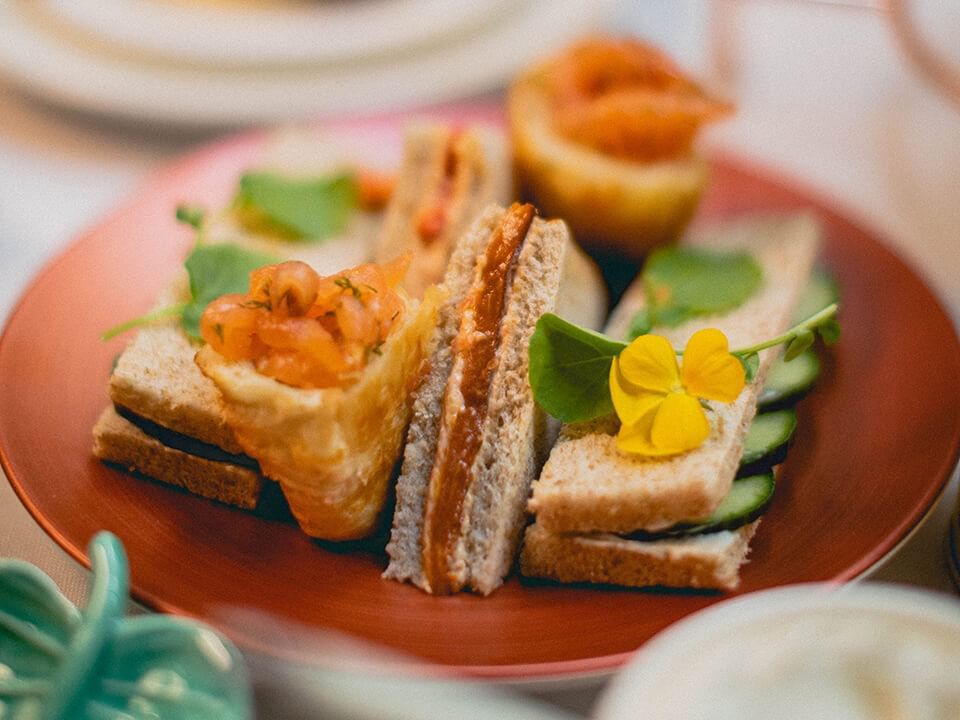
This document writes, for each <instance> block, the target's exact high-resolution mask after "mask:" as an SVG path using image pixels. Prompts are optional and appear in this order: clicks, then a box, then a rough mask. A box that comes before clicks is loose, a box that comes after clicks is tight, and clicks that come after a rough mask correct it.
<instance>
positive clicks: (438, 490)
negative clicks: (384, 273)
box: [421, 203, 535, 594]
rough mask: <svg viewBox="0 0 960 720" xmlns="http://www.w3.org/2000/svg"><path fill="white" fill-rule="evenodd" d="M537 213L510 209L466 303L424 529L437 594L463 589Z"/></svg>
mask: <svg viewBox="0 0 960 720" xmlns="http://www.w3.org/2000/svg"><path fill="white" fill-rule="evenodd" d="M534 212H535V211H534V208H533V206H532V205H529V204H527V205H521V204H519V203H514V204H513V205H512V206H511V207H510V208H509V209H508V210H507V211H506V213H504V215H503V218H502V219H501V221H500V224H499V226H497V228H496V229H495V230H494V232H493V234H492V235H491V237H490V241H489V242H488V243H487V248H486V251H485V253H484V255H483V256H482V257H481V258H480V260H479V262H478V267H477V276H476V278H475V281H474V285H473V287H472V288H471V291H470V293H469V294H468V295H467V297H466V298H465V299H464V302H463V305H462V306H461V321H460V327H459V330H458V332H457V336H456V338H454V341H453V367H452V370H451V372H450V376H449V378H448V380H447V385H446V388H445V390H444V397H443V405H442V413H443V417H442V421H441V426H440V434H439V438H438V441H437V452H436V457H435V459H434V463H433V468H432V470H431V474H430V481H429V485H428V489H427V503H426V512H425V515H424V522H423V532H422V535H421V552H422V565H423V573H424V577H425V579H426V582H427V584H428V585H429V587H430V589H431V591H432V592H433V593H434V594H446V593H450V592H452V591H454V590H455V589H457V588H456V587H455V586H454V584H455V578H454V577H453V575H454V573H453V572H452V569H451V561H450V558H451V557H452V555H453V553H454V550H455V546H456V543H457V539H458V538H459V536H460V530H461V526H462V522H463V520H462V518H463V510H464V501H465V499H466V496H467V492H468V490H469V488H470V483H471V478H472V472H471V470H472V467H473V464H474V461H475V460H476V457H477V453H478V452H479V451H480V447H481V445H482V444H483V428H484V424H485V420H486V416H487V406H488V398H489V390H490V385H491V382H492V379H493V373H494V369H495V367H496V352H497V347H498V345H499V338H500V329H501V324H502V319H503V315H504V312H505V309H506V306H507V297H508V293H509V288H510V284H511V280H512V277H513V270H514V268H515V266H516V263H517V259H518V257H519V255H520V250H521V248H522V247H523V242H524V240H525V238H526V236H527V232H528V230H529V228H530V223H531V222H532V220H533V217H534Z"/></svg>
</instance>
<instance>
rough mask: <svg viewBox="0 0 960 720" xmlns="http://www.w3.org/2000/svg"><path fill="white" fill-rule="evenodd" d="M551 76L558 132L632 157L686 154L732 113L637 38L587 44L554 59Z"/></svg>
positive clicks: (652, 158)
mask: <svg viewBox="0 0 960 720" xmlns="http://www.w3.org/2000/svg"><path fill="white" fill-rule="evenodd" d="M546 77H547V82H548V85H549V88H550V91H551V94H552V98H553V105H554V126H555V128H556V130H557V132H558V133H559V134H561V135H563V136H564V137H566V138H568V139H569V140H572V141H574V142H576V143H579V144H581V145H586V146H588V147H591V148H593V149H595V150H599V151H600V152H602V153H605V154H608V155H613V156H615V157H618V158H623V159H626V160H635V161H640V162H652V161H656V160H668V159H673V158H677V157H681V156H683V155H685V154H686V153H688V152H689V151H690V147H691V145H692V143H693V139H694V137H695V135H696V133H697V131H698V130H699V129H700V127H701V126H702V125H703V124H704V123H707V122H711V121H713V120H718V119H720V118H722V117H725V116H727V115H729V114H731V113H732V112H733V106H732V105H730V104H729V103H726V102H722V101H720V100H717V99H714V98H711V97H710V96H708V95H707V94H706V93H705V92H704V91H703V89H702V88H700V86H699V85H697V84H696V83H694V82H693V81H692V80H691V79H690V78H689V77H688V76H687V75H685V74H684V73H683V71H682V70H680V68H679V67H677V65H676V64H674V62H673V61H672V60H671V59H670V58H668V57H667V56H666V55H664V54H663V53H661V52H660V51H659V50H657V49H655V48H653V47H651V46H649V45H646V44H644V43H642V42H639V41H637V40H631V39H620V40H616V39H611V38H592V39H589V40H585V41H584V42H582V43H579V44H577V45H574V46H573V47H572V48H570V49H569V50H567V51H566V52H565V53H563V54H562V55H560V56H558V57H557V58H555V59H554V60H553V61H552V63H551V64H550V65H549V66H548V68H547V74H546Z"/></svg>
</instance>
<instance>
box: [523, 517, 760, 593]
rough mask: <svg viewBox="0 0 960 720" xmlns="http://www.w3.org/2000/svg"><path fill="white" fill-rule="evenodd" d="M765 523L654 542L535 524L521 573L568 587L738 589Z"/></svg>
mask: <svg viewBox="0 0 960 720" xmlns="http://www.w3.org/2000/svg"><path fill="white" fill-rule="evenodd" d="M759 522H760V521H759V520H756V521H754V522H752V523H750V524H748V525H744V526H743V527H741V528H738V529H736V530H724V531H722V532H718V533H710V534H707V535H693V536H690V537H685V538H671V539H664V540H651V541H637V540H627V539H625V538H622V537H619V536H617V535H611V534H607V533H596V534H593V535H577V534H558V533H552V532H550V531H549V530H546V529H544V528H543V527H542V526H541V525H540V524H539V523H535V524H533V525H531V526H530V527H528V528H527V532H526V537H525V539H524V545H523V553H522V554H521V556H520V571H521V572H522V573H523V574H524V575H525V576H528V577H538V578H548V579H551V580H557V581H559V582H564V583H571V582H590V583H608V584H613V585H626V586H629V587H650V586H657V585H662V586H665V587H687V588H698V589H713V590H734V589H735V588H736V587H737V585H739V583H740V567H741V565H743V563H744V562H746V559H747V554H748V553H749V551H750V540H751V538H753V535H754V533H755V532H756V530H757V525H758V524H759Z"/></svg>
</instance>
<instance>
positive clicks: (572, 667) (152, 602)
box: [0, 103, 960, 684]
mask: <svg viewBox="0 0 960 720" xmlns="http://www.w3.org/2000/svg"><path fill="white" fill-rule="evenodd" d="M474 112H476V113H478V114H479V117H480V118H481V119H482V120H483V121H490V120H493V119H495V118H497V117H500V118H502V110H501V109H500V106H499V105H497V104H487V103H472V104H471V103H466V104H464V103H460V104H457V103H455V104H453V105H450V106H440V107H434V108H423V109H420V110H417V111H415V112H413V113H406V112H389V111H388V112H384V113H377V114H374V115H367V116H358V117H347V118H341V119H334V120H332V121H331V120H328V121H318V122H312V123H309V124H307V125H305V127H307V128H308V129H312V128H317V129H325V128H331V129H337V128H340V129H343V128H349V127H351V126H353V125H354V124H356V123H361V124H364V125H366V124H370V125H377V124H391V123H396V122H398V121H399V120H405V119H409V118H410V117H411V116H415V117H424V116H433V117H439V118H442V119H447V120H450V119H452V118H458V117H459V118H460V119H463V118H464V117H465V116H466V117H469V118H470V119H473V117H472V115H470V114H471V113H474ZM269 134H270V130H269V129H256V130H249V131H244V132H240V133H235V134H231V135H228V136H226V137H224V138H222V139H220V140H217V141H214V142H212V143H208V144H206V145H203V146H201V147H200V148H198V149H196V150H194V151H192V152H189V153H187V154H186V155H184V156H181V157H179V158H176V159H174V160H172V161H171V162H169V163H166V164H164V165H162V166H160V167H159V168H158V169H157V170H156V171H154V172H151V173H149V174H148V175H147V176H146V177H145V178H144V179H143V180H142V181H141V182H140V183H138V184H137V185H136V186H135V187H134V188H133V190H132V191H131V192H130V194H128V195H127V196H126V197H125V198H124V199H123V200H122V201H121V202H120V203H118V204H117V205H116V206H115V207H114V208H113V209H112V210H111V211H110V212H108V213H106V214H104V215H103V216H100V217H99V218H97V219H96V220H95V221H94V222H93V223H91V224H90V226H89V227H87V228H86V229H85V230H83V231H81V232H80V233H78V234H77V235H76V236H74V237H73V238H72V239H71V240H70V241H69V242H68V243H67V244H66V245H65V246H64V247H63V248H61V249H60V251H59V252H57V253H55V254H54V255H53V256H52V257H51V258H50V259H49V260H48V261H47V262H45V263H44V264H43V265H42V266H41V267H40V269H39V270H38V271H37V272H36V273H35V274H34V275H33V276H32V277H31V279H30V280H29V282H28V283H27V284H26V286H25V288H24V290H23V291H22V292H21V293H20V295H19V296H18V298H17V300H16V301H15V303H14V304H13V306H12V308H11V310H10V312H9V313H8V315H7V317H6V319H5V322H4V326H3V331H2V333H0V356H2V355H3V354H4V352H5V347H6V344H7V342H8V338H9V334H10V328H11V327H12V326H13V325H14V324H15V322H16V319H17V317H18V316H19V315H20V313H22V312H23V311H24V308H25V307H27V306H28V305H29V303H30V301H31V299H32V298H33V296H34V295H35V293H37V292H39V290H40V285H42V280H43V278H44V277H46V276H48V275H49V274H50V273H51V272H53V271H54V270H55V268H57V267H59V266H60V265H61V264H63V263H65V262H68V261H69V259H70V257H71V256H72V255H73V254H74V253H79V252H83V251H84V249H85V246H86V245H87V244H88V243H91V242H94V241H95V238H96V235H97V233H98V232H99V231H100V229H101V228H102V227H103V226H105V225H107V224H109V223H111V222H114V221H115V220H116V219H117V218H119V217H122V216H123V215H125V214H126V213H128V212H130V211H131V210H132V209H134V208H135V207H136V206H137V205H138V204H139V203H140V202H142V197H143V194H144V190H145V189H146V188H149V187H151V186H154V185H156V184H159V183H162V182H163V181H164V178H166V177H167V176H175V175H178V174H180V173H183V172H187V171H188V170H189V169H190V168H192V167H194V166H203V165H204V164H205V162H206V161H208V159H209V158H211V157H216V156H219V155H220V154H222V153H225V152H228V151H230V150H231V149H235V148H241V147H245V146H248V145H256V144H258V143H260V142H262V141H263V139H264V138H266V137H268V136H269ZM705 154H706V156H707V158H708V160H709V161H710V163H711V165H721V166H726V167H728V168H730V169H733V170H734V171H737V172H741V173H745V174H747V175H749V176H750V177H752V178H756V179H760V180H762V181H764V182H766V183H770V184H774V185H777V186H779V187H782V188H785V189H787V190H788V191H790V192H791V194H794V195H796V196H797V197H799V198H801V199H802V200H803V201H804V202H806V203H808V204H809V205H810V206H811V207H813V208H815V209H816V212H817V213H818V214H820V215H825V216H830V217H831V219H832V220H834V221H838V222H840V223H841V224H843V225H846V226H849V227H852V228H854V229H855V230H856V231H858V232H859V233H861V234H864V235H866V236H868V237H869V238H870V240H871V242H872V244H873V245H874V246H875V247H876V248H878V249H880V250H881V251H882V252H883V253H885V254H886V255H887V256H888V257H889V259H892V260H893V261H894V262H895V263H896V264H898V265H899V266H900V268H901V270H903V271H905V272H906V273H908V274H910V275H912V276H913V278H914V279H915V280H916V281H917V284H918V285H919V286H920V287H921V288H922V290H923V291H924V292H925V293H926V294H927V296H928V297H929V299H930V301H931V302H932V303H933V306H934V307H935V308H936V311H937V312H938V313H939V314H940V315H942V316H943V318H944V319H945V320H947V322H948V324H949V326H950V327H951V329H952V343H950V348H949V351H945V352H949V353H950V354H951V355H952V358H953V364H954V366H955V367H956V368H957V369H958V371H960V339H958V328H957V326H956V323H955V322H954V321H953V320H952V318H951V316H950V315H949V313H948V312H947V311H946V309H945V307H944V303H943V301H942V300H941V298H940V296H939V295H938V293H937V292H936V291H935V290H934V289H933V288H932V287H931V285H930V284H929V282H928V280H927V278H926V276H925V275H924V274H923V273H922V272H919V271H918V269H917V268H916V267H915V266H914V265H913V264H912V263H911V261H910V260H909V259H907V258H904V257H903V256H901V255H900V254H899V253H897V252H896V251H895V250H894V248H893V246H892V245H891V244H890V243H889V241H888V240H887V239H886V236H885V234H884V233H881V232H878V231H877V230H876V228H875V227H873V225H872V224H871V223H870V222H868V221H865V220H864V218H863V217H861V216H860V215H859V214H858V213H856V212H855V211H851V210H850V209H849V208H847V207H844V206H843V204H842V203H837V202H836V201H835V200H833V199H832V198H827V197H825V196H824V195H823V194H822V191H819V190H817V189H816V188H813V187H811V186H810V185H809V184H807V183H805V182H804V181H802V180H798V179H796V178H792V177H791V176H790V175H789V173H786V172H784V171H782V170H781V169H778V168H771V167H767V166H763V165H762V164H761V163H758V162H757V161H756V160H754V159H747V158H743V157H742V156H738V155H736V153H733V152H730V151H728V150H724V149H723V148H722V147H719V148H717V147H715V148H709V149H708V150H707V152H706V153H705ZM952 432H953V438H952V443H951V452H950V454H949V457H948V458H946V460H943V459H941V461H940V462H939V463H938V482H937V484H936V485H935V486H931V488H930V489H929V490H928V491H927V492H925V493H924V494H923V496H922V497H921V498H920V499H919V504H918V505H917V506H916V507H917V509H916V510H915V511H914V512H913V513H912V514H911V515H910V516H909V517H906V518H905V519H903V520H902V521H901V522H900V523H899V524H898V526H897V530H896V532H893V533H890V534H889V535H888V536H887V537H885V538H884V539H883V541H882V542H881V543H879V544H878V545H876V546H875V547H874V548H873V549H872V550H871V551H870V552H869V553H866V554H865V555H863V556H862V557H861V558H860V559H859V560H858V561H857V562H856V563H854V564H853V565H851V566H850V567H848V568H846V569H845V570H844V571H843V572H841V573H838V574H837V575H835V576H834V577H833V578H830V579H827V580H825V581H823V582H826V583H830V584H843V583H846V582H850V581H853V580H856V579H857V578H860V577H862V576H863V575H864V574H866V573H867V572H869V571H870V569H871V568H873V567H875V566H876V565H877V564H879V563H880V562H882V561H883V560H884V559H885V558H887V557H888V556H889V555H890V554H892V553H893V552H895V551H896V550H897V549H898V548H899V547H900V546H901V545H902V544H903V543H904V542H906V541H907V540H908V539H909V537H910V536H911V534H912V533H913V532H914V531H915V530H916V528H917V527H919V525H920V524H921V523H922V522H923V520H924V518H926V517H927V516H929V514H930V512H931V511H932V510H933V509H934V507H935V506H936V504H937V501H938V499H939V498H941V497H942V496H943V493H944V490H945V488H946V487H947V484H948V483H949V480H950V477H951V475H952V473H953V472H954V470H955V469H956V467H957V464H958V460H960V427H956V428H953V429H952ZM0 440H2V438H0ZM0 467H2V469H3V471H4V473H5V475H6V477H7V480H8V482H9V483H10V484H11V486H12V488H13V490H14V492H15V494H16V495H17V497H18V499H19V500H20V502H21V503H22V504H23V505H24V507H25V508H26V509H27V511H28V512H29V513H30V515H31V516H32V517H33V519H34V520H35V521H36V522H37V524H38V525H40V527H41V528H42V529H43V531H44V532H45V533H46V534H47V535H48V536H49V537H50V538H51V539H53V540H54V542H56V543H57V545H59V546H60V547H61V548H62V549H63V550H64V551H65V552H67V554H68V555H70V556H71V557H72V558H73V559H74V560H76V561H78V562H79V563H80V564H81V565H82V566H84V567H85V568H89V567H90V561H89V558H88V556H87V555H86V552H85V549H84V548H80V547H78V546H76V545H74V544H73V543H72V542H71V541H69V540H68V538H66V536H65V535H64V534H63V533H62V532H61V531H60V530H58V529H57V527H56V526H55V525H54V524H53V522H52V521H51V520H49V519H48V518H47V517H46V516H44V515H43V514H42V513H41V512H40V511H39V509H38V508H37V507H36V505H35V503H34V502H33V501H32V500H31V498H30V497H29V496H28V495H27V492H26V490H25V488H24V487H23V486H22V485H21V483H20V479H19V478H18V477H17V476H16V475H15V473H14V472H13V468H12V463H11V460H10V457H9V455H8V449H7V447H6V445H5V444H4V443H2V442H0ZM130 592H131V597H133V598H134V599H135V600H137V601H138V602H141V603H143V604H144V605H146V606H147V607H149V608H152V609H155V610H157V611H160V612H166V613H173V614H177V615H181V616H185V617H193V618H195V619H198V620H201V621H203V622H206V623H208V624H211V625H212V626H214V627H217V628H218V629H220V630H221V631H223V628H222V627H219V626H218V625H217V623H216V622H215V621H211V620H210V619H208V618H204V617H200V616H197V615H195V614H192V613H190V612H189V611H186V610H184V609H182V608H179V607H176V606H174V605H171V604H168V603H167V602H166V601H164V600H163V599H162V598H160V597H157V596H156V595H154V594H153V593H150V592H147V591H144V590H141V589H138V588H135V587H134V586H133V584H132V583H131V589H130ZM720 602H723V600H720ZM714 604H716V603H714ZM714 604H711V606H713V605H714ZM671 626H672V624H671ZM667 627H670V626H667ZM227 634H228V635H229V636H230V637H232V638H233V639H235V640H238V641H239V643H238V644H240V645H241V646H246V647H253V648H254V649H257V645H258V642H257V641H252V640H251V638H249V637H247V638H243V635H242V634H238V633H236V632H235V631H233V630H231V631H230V632H228V633H227ZM651 637H655V635H654V636H651ZM241 638H243V639H242V640H241ZM641 647H642V645H641ZM259 649H263V648H259ZM636 650H637V649H633V650H630V651H624V652H618V653H611V654H607V655H598V656H594V657H589V658H578V659H570V660H560V661H550V662H543V663H512V664H499V665H489V664H472V665H466V664H461V665H457V664H443V663H435V662H432V661H429V660H421V659H420V658H416V657H414V658H413V661H414V664H415V666H416V667H417V668H420V669H429V670H430V671H435V672H439V673H450V674H453V675H456V676H465V677H468V678H469V677H473V678H477V679H484V680H492V681H497V682H505V683H514V684H536V683H542V682H550V681H557V682H566V681H573V680H577V679H586V680H590V679H593V678H598V677H604V676H606V675H607V674H609V673H612V672H613V671H615V670H616V669H617V668H619V667H621V666H622V665H623V664H624V663H625V662H626V661H627V660H628V659H629V658H630V657H632V656H633V654H634V653H635V652H636ZM269 652H270V653H271V654H273V655H278V654H279V655H281V656H283V653H278V651H277V649H276V648H269Z"/></svg>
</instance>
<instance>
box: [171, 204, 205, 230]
mask: <svg viewBox="0 0 960 720" xmlns="http://www.w3.org/2000/svg"><path fill="white" fill-rule="evenodd" d="M205 213H206V211H205V210H204V209H203V208H202V207H200V206H199V205H177V220H178V221H179V222H182V223H184V224H185V225H189V226H190V227H192V228H193V229H195V230H199V229H200V226H201V225H203V216H204V214H205Z"/></svg>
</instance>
